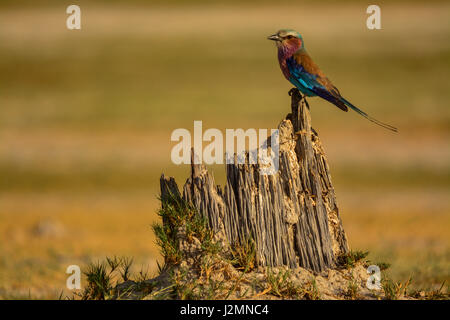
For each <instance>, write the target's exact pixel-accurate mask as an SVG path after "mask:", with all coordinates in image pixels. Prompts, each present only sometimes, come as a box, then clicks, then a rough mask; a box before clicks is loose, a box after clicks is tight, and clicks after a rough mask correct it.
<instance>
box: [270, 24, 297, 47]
mask: <svg viewBox="0 0 450 320" xmlns="http://www.w3.org/2000/svg"><path fill="white" fill-rule="evenodd" d="M267 39H269V40H273V41H275V43H276V44H277V47H278V48H280V47H281V48H292V49H296V50H298V49H301V48H303V38H302V35H301V34H300V33H298V32H297V31H295V30H291V29H281V30H279V31H278V32H277V33H275V34H273V35H271V36H269V37H267Z"/></svg>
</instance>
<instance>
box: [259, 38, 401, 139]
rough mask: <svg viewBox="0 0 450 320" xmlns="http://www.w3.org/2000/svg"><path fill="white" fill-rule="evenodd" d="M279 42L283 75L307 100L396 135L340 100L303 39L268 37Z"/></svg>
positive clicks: (390, 128) (337, 91) (383, 124)
mask: <svg viewBox="0 0 450 320" xmlns="http://www.w3.org/2000/svg"><path fill="white" fill-rule="evenodd" d="M268 39H269V40H273V41H275V42H276V44H277V47H278V61H279V63H280V68H281V71H283V74H284V76H285V77H286V79H288V80H289V81H290V82H291V83H292V84H293V85H294V86H295V87H296V88H297V89H298V90H300V92H302V93H303V94H304V95H306V96H308V97H315V96H319V97H321V98H323V99H325V100H327V101H329V102H331V103H332V104H334V105H335V106H337V107H338V108H340V109H341V110H343V111H346V112H347V111H348V108H350V109H353V110H354V111H356V112H357V113H359V114H360V115H362V116H363V117H365V118H367V119H368V120H370V121H372V122H374V123H376V124H378V125H379V126H382V127H384V128H386V129H389V130H392V131H395V132H397V128H395V127H393V126H391V125H388V124H385V123H383V122H381V121H378V120H377V119H374V118H372V117H371V116H369V115H368V114H367V113H365V112H364V111H362V110H360V109H359V108H357V107H355V106H354V105H352V104H351V103H350V102H348V101H347V100H346V99H345V98H344V97H342V96H341V94H340V93H339V90H338V89H337V88H336V87H335V86H334V85H333V84H332V83H331V81H330V80H329V79H328V78H327V77H326V76H325V74H324V73H323V72H322V71H321V70H320V69H319V67H318V66H317V65H316V64H315V63H314V61H313V60H312V59H311V57H310V56H309V54H308V52H306V49H305V45H304V43H303V38H302V36H301V35H300V33H298V32H297V31H294V30H289V29H282V30H280V31H278V32H277V33H276V34H274V35H271V36H269V37H268Z"/></svg>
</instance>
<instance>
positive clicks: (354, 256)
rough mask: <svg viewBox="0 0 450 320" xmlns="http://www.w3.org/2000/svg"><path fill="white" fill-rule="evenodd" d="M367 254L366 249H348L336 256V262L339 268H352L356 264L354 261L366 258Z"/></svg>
mask: <svg viewBox="0 0 450 320" xmlns="http://www.w3.org/2000/svg"><path fill="white" fill-rule="evenodd" d="M368 254H369V252H368V251H360V250H357V251H350V252H348V253H344V254H341V255H340V256H338V258H337V263H338V265H339V266H340V267H341V268H345V269H350V268H354V267H355V266H356V263H357V262H358V261H361V260H363V259H364V258H366V257H367V255H368Z"/></svg>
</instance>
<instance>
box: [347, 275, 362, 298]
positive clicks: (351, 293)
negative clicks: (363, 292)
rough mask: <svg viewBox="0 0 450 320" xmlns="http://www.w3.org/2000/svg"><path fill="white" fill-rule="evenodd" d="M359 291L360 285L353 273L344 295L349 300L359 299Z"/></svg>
mask: <svg viewBox="0 0 450 320" xmlns="http://www.w3.org/2000/svg"><path fill="white" fill-rule="evenodd" d="M358 293H359V286H358V283H357V282H356V281H355V278H354V277H353V275H352V278H351V279H350V281H349V282H348V284H347V290H346V291H345V292H344V297H345V299H348V300H356V299H358Z"/></svg>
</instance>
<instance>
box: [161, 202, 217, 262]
mask: <svg viewBox="0 0 450 320" xmlns="http://www.w3.org/2000/svg"><path fill="white" fill-rule="evenodd" d="M158 215H159V216H160V217H161V218H162V221H163V223H162V224H160V223H155V224H154V225H153V231H154V232H155V235H156V239H157V240H156V242H157V244H158V246H159V247H160V248H161V254H162V255H163V257H164V262H165V265H166V266H167V265H177V264H179V263H180V262H181V261H182V259H183V252H182V251H181V250H180V248H179V241H178V237H177V236H178V234H179V232H180V231H181V230H183V232H184V233H185V234H184V237H185V238H186V240H187V241H188V242H192V241H193V240H194V238H196V239H198V240H199V241H200V243H201V246H202V250H204V251H205V253H210V254H216V253H218V252H220V250H221V246H220V243H218V242H216V241H214V234H213V231H212V229H211V228H209V225H208V221H207V219H206V217H204V216H203V215H201V214H200V213H199V212H198V211H197V210H196V209H195V208H194V207H193V206H192V205H191V204H190V203H188V202H186V201H185V200H183V199H182V198H180V197H179V196H177V195H173V194H172V193H169V195H168V196H167V197H166V198H165V199H161V209H160V210H159V212H158ZM164 268H165V267H163V268H160V270H163V269H164Z"/></svg>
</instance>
